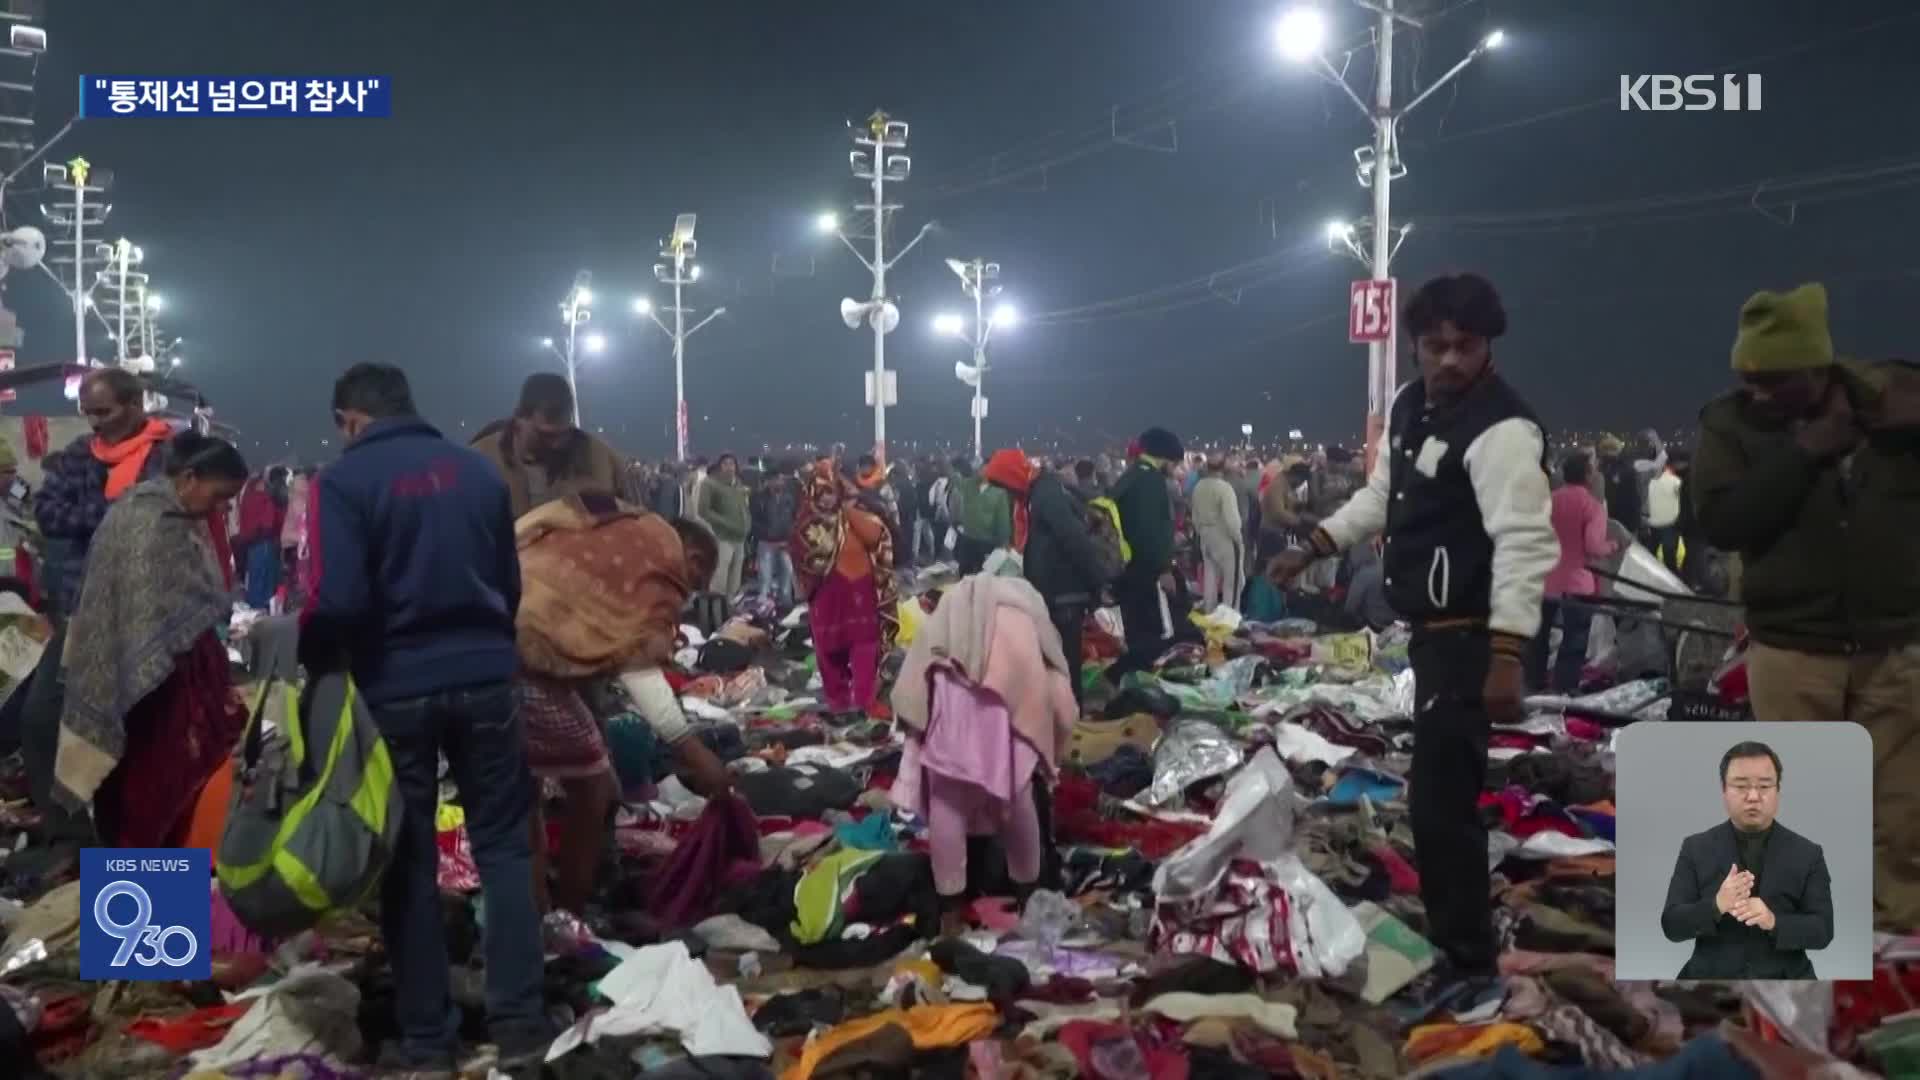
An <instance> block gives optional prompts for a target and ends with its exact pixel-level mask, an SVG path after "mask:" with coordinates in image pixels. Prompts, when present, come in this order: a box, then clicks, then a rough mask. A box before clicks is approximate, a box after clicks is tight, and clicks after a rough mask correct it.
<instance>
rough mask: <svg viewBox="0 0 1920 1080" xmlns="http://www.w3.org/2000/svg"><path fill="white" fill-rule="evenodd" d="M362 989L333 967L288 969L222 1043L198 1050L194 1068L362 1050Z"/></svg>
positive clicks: (343, 1055)
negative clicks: (319, 969) (333, 969)
mask: <svg viewBox="0 0 1920 1080" xmlns="http://www.w3.org/2000/svg"><path fill="white" fill-rule="evenodd" d="M359 1013H360V988H359V987H357V986H355V985H354V984H353V983H352V982H351V981H349V980H348V979H346V978H345V977H343V976H341V975H337V974H335V973H333V972H330V971H302V972H297V973H294V974H289V975H288V976H287V977H286V978H284V979H281V980H280V981H279V982H278V983H276V984H274V986H273V987H272V989H270V990H268V991H267V992H266V993H264V994H261V995H260V996H259V997H258V998H257V999H255V1001H254V1003H253V1007H252V1008H250V1009H248V1010H247V1011H246V1012H245V1013H244V1014H243V1015H242V1016H241V1017H240V1019H238V1020H236V1021H234V1022H233V1026H232V1027H230V1028H228V1029H227V1034H226V1036H225V1037H224V1038H222V1039H221V1040H220V1041H219V1042H218V1043H216V1044H214V1045H213V1046H210V1047H208V1048H207V1049H205V1050H201V1051H198V1052H196V1053H194V1054H193V1055H192V1056H191V1057H189V1058H188V1060H189V1061H190V1062H191V1063H192V1065H193V1067H194V1068H195V1069H208V1070H217V1069H226V1068H229V1067H232V1066H235V1065H243V1064H246V1063H247V1062H250V1061H253V1060H255V1059H257V1058H266V1057H280V1056H283V1055H286V1054H318V1055H322V1056H326V1057H336V1058H340V1059H343V1060H347V1061H351V1060H353V1059H355V1058H357V1057H358V1056H359V1054H360V1049H361V1039H360V1021H359Z"/></svg>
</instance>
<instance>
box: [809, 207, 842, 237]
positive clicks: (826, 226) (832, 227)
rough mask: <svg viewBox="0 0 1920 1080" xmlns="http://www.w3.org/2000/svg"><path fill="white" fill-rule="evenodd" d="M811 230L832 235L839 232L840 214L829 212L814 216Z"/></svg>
mask: <svg viewBox="0 0 1920 1080" xmlns="http://www.w3.org/2000/svg"><path fill="white" fill-rule="evenodd" d="M813 231H814V232H817V233H822V234H824V235H827V236H832V235H833V234H834V233H837V232H839V231H840V215H839V214H835V213H831V212H829V213H824V214H821V215H820V216H818V217H816V218H814V219H813Z"/></svg>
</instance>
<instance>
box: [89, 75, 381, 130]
mask: <svg viewBox="0 0 1920 1080" xmlns="http://www.w3.org/2000/svg"><path fill="white" fill-rule="evenodd" d="M80 115H81V116H82V117H85V118H89V119H91V118H97V117H105V116H209V115H210V116H391V115H393V80H392V79H391V78H390V77H388V76H385V75H324V76H322V75H312V76H291V75H249V76H245V77H238V76H227V75H82V76H80Z"/></svg>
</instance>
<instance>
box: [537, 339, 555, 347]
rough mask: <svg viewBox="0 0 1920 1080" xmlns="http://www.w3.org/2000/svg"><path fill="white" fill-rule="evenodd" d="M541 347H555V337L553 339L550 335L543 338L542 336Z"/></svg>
mask: <svg viewBox="0 0 1920 1080" xmlns="http://www.w3.org/2000/svg"><path fill="white" fill-rule="evenodd" d="M540 347H541V348H543V349H551V348H553V339H552V338H550V337H543V338H541V339H540Z"/></svg>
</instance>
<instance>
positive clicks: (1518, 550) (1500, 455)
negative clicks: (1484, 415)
mask: <svg viewBox="0 0 1920 1080" xmlns="http://www.w3.org/2000/svg"><path fill="white" fill-rule="evenodd" d="M1544 447H1545V439H1544V437H1543V436H1542V435H1541V432H1540V428H1539V425H1537V424H1535V423H1533V422H1532V421H1530V420H1522V419H1520V418H1518V417H1515V418H1513V419H1510V420H1502V421H1501V422H1500V423H1498V424H1495V425H1493V426H1492V427H1490V428H1488V429H1487V430H1486V431H1484V432H1482V433H1481V435H1480V437H1479V438H1477V439H1475V440H1473V442H1472V444H1470V445H1469V446H1468V447H1467V453H1466V465H1467V476H1468V477H1469V478H1470V479H1471V480H1472V481H1473V494H1474V498H1475V499H1476V500H1477V501H1478V502H1479V504H1480V518H1481V521H1482V522H1483V524H1484V526H1485V528H1486V530H1487V535H1488V536H1490V537H1492V538H1493V596H1492V606H1493V610H1492V614H1491V615H1490V616H1489V617H1488V619H1487V628H1488V629H1489V630H1492V631H1494V632H1495V633H1501V634H1513V635H1515V636H1517V637H1523V638H1531V637H1532V636H1533V635H1534V634H1536V633H1538V632H1539V630H1540V598H1541V595H1542V593H1543V592H1544V591H1545V588H1546V583H1547V573H1548V572H1549V571H1551V570H1552V569H1553V567H1554V564H1555V563H1557V562H1559V561H1560V540H1559V537H1558V536H1556V535H1555V533H1554V531H1553V509H1552V508H1553V495H1552V492H1551V490H1550V489H1549V488H1548V485H1547V474H1546V470H1545V469H1543V468H1542V467H1541V465H1540V458H1541V453H1542V451H1543V449H1544Z"/></svg>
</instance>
